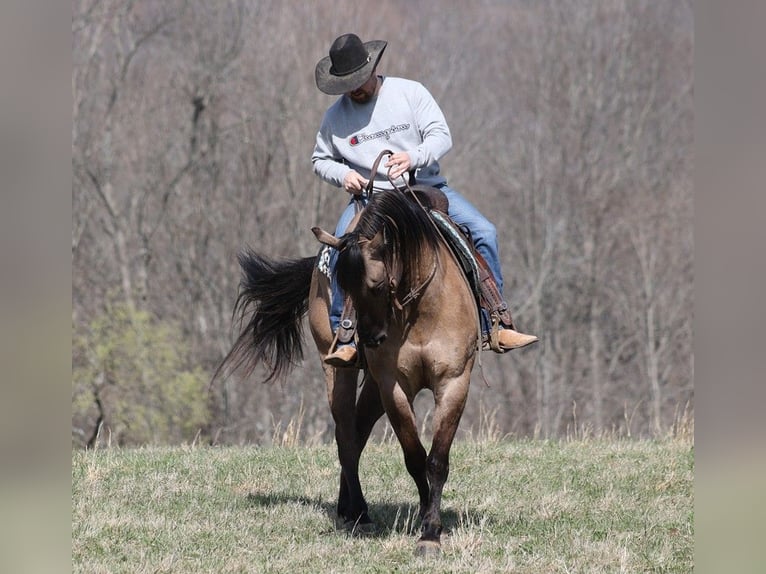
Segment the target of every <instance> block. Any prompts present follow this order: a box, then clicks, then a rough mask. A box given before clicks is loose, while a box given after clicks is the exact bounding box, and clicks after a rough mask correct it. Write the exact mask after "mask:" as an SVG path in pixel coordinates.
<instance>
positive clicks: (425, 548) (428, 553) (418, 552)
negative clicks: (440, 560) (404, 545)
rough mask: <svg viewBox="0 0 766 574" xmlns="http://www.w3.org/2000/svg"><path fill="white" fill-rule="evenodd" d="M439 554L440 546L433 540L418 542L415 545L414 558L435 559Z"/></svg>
mask: <svg viewBox="0 0 766 574" xmlns="http://www.w3.org/2000/svg"><path fill="white" fill-rule="evenodd" d="M441 553H442V547H441V544H439V543H438V542H436V541H435V540H418V543H417V544H416V545H415V556H420V557H423V558H437V557H439V556H440V555H441Z"/></svg>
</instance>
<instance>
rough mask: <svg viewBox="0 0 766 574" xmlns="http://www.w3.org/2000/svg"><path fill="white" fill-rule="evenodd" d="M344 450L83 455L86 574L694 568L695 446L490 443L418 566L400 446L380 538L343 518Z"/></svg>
mask: <svg viewBox="0 0 766 574" xmlns="http://www.w3.org/2000/svg"><path fill="white" fill-rule="evenodd" d="M338 472H339V466H338V463H337V458H336V453H335V448H334V446H320V447H291V448H287V447H281V448H277V447H274V448H206V447H186V448H157V449H153V448H152V449H150V448H146V449H138V450H121V449H101V450H97V451H89V452H81V451H77V452H73V454H72V569H73V571H74V572H87V573H99V572H130V573H138V572H153V573H155V572H156V573H163V572H168V573H169V572H200V573H202V572H204V573H223V572H291V573H312V574H313V573H327V572H354V573H360V572H381V573H382V572H466V573H468V572H470V573H476V572H519V573H530V574H531V573H535V574H544V573H548V572H561V573H572V572H582V573H586V572H587V573H593V572H610V573H611V572H683V573H686V572H691V571H692V570H693V534H694V504H693V486H692V485H693V473H694V453H693V446H692V444H691V443H690V442H689V441H686V440H668V441H656V442H649V441H627V440H625V441H607V440H596V439H589V440H582V441H562V442H548V441H520V442H512V441H484V442H458V443H456V444H455V445H454V446H453V450H452V457H451V471H450V477H449V480H448V482H447V485H446V487H445V491H444V502H443V506H442V509H443V513H442V520H443V523H444V527H445V534H444V535H443V537H442V550H443V554H442V556H441V557H440V558H438V559H431V560H428V559H421V558H415V557H414V556H413V550H414V545H415V540H416V537H417V530H418V525H417V524H416V521H415V520H414V519H413V517H414V515H416V514H417V506H416V501H417V493H416V490H415V486H414V483H413V482H412V480H411V478H410V477H409V475H408V474H407V473H406V471H405V469H404V465H403V462H402V454H401V450H400V449H399V446H398V445H397V444H396V443H392V442H390V441H387V442H384V443H382V444H380V443H379V444H372V445H370V446H369V447H368V449H367V450H366V451H365V454H364V456H363V458H362V468H361V473H362V484H363V486H364V488H365V494H366V497H367V501H368V503H369V505H370V515H371V517H372V518H373V520H374V521H375V522H376V527H375V529H374V530H372V531H371V532H368V533H365V534H364V535H358V534H355V533H349V532H347V531H346V530H344V529H343V528H342V527H341V526H339V525H336V522H335V520H334V514H335V508H334V506H335V501H336V496H337V486H338Z"/></svg>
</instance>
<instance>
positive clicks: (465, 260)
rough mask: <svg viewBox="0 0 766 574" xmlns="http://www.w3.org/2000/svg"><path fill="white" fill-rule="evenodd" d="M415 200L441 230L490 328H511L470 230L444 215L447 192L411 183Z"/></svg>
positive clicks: (508, 318)
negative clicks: (483, 311)
mask: <svg viewBox="0 0 766 574" xmlns="http://www.w3.org/2000/svg"><path fill="white" fill-rule="evenodd" d="M410 189H412V191H413V195H414V197H415V199H414V200H415V201H418V203H420V204H421V205H422V206H423V207H424V208H426V209H427V211H428V212H429V214H430V215H431V219H432V220H433V221H434V223H436V225H437V226H438V227H439V229H440V230H441V231H442V237H444V239H445V242H446V243H447V245H448V246H449V248H450V250H451V251H452V253H453V254H454V255H455V258H456V259H457V261H458V263H459V264H460V267H461V269H462V270H463V273H464V274H465V276H466V278H467V279H468V283H469V284H470V285H471V289H472V290H473V293H474V297H475V298H476V301H477V304H478V305H479V307H480V309H484V310H485V311H486V312H487V314H488V315H489V317H490V322H491V323H492V325H490V327H491V330H493V331H494V330H496V329H497V328H498V326H499V325H498V323H502V324H504V325H506V326H507V327H510V328H511V329H513V328H514V326H513V320H512V319H511V312H510V310H509V309H508V304H507V303H506V302H505V301H504V300H503V297H502V295H500V290H499V289H498V288H497V283H496V282H495V278H494V276H493V275H492V271H491V270H490V268H489V265H488V264H487V261H486V260H485V259H484V257H482V255H481V253H479V252H478V251H477V250H476V246H475V245H474V242H473V240H472V238H471V233H470V231H469V230H468V229H467V228H465V227H461V226H459V225H458V224H457V223H455V222H454V221H453V220H452V219H451V218H450V217H449V215H448V210H449V201H448V200H447V196H445V195H444V193H442V192H441V191H440V190H438V189H436V188H434V187H429V186H424V185H415V186H411V188H410Z"/></svg>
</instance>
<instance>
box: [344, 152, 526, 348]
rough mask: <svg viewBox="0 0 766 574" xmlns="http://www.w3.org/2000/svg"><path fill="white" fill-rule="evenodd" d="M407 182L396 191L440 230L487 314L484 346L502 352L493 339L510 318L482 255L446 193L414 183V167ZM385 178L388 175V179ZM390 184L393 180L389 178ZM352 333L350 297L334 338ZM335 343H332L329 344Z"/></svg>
mask: <svg viewBox="0 0 766 574" xmlns="http://www.w3.org/2000/svg"><path fill="white" fill-rule="evenodd" d="M387 153H388V154H391V152H390V151H389V150H384V151H383V152H381V153H380V155H379V156H378V158H377V159H376V160H375V164H374V165H373V168H372V173H376V172H377V169H378V164H379V162H380V160H381V159H382V158H383V156H384V155H386V154H387ZM408 175H409V182H408V183H407V184H406V185H405V187H404V188H403V189H400V191H401V192H402V193H404V194H406V195H407V197H409V198H410V199H411V200H412V201H414V202H416V203H418V204H419V205H420V206H421V207H422V208H423V209H425V210H426V211H427V212H428V213H429V215H430V216H431V220H432V221H433V222H434V224H435V225H436V226H437V227H438V228H439V230H440V231H441V235H442V237H443V238H444V240H445V242H446V244H447V245H448V246H449V248H450V250H451V251H452V253H453V255H454V256H455V259H456V261H457V262H458V264H459V266H460V268H461V269H462V270H463V273H464V274H465V276H466V278H467V279H468V283H469V285H470V286H471V290H472V292H473V295H474V298H475V299H476V304H477V307H478V309H479V313H480V314H481V311H482V310H484V311H486V313H487V315H488V317H489V323H490V324H489V325H488V326H487V327H488V328H489V336H488V338H487V339H488V340H487V341H486V342H485V345H487V346H489V348H491V349H492V350H494V351H497V352H502V350H501V349H500V346H499V344H498V342H497V332H498V329H499V328H500V324H503V325H505V326H507V327H510V328H511V329H514V325H513V320H512V319H511V312H510V309H509V308H508V304H507V303H506V302H505V301H504V300H503V297H502V295H501V294H500V291H499V289H498V288H497V283H496V282H495V278H494V276H493V275H492V271H491V270H490V269H489V265H488V264H487V262H486V260H485V259H484V257H482V256H481V254H480V253H479V252H478V251H477V250H476V246H475V245H474V243H473V239H472V238H471V234H470V231H469V230H468V229H467V228H465V227H461V226H459V225H458V224H457V223H455V222H454V221H453V220H452V218H450V216H449V215H448V213H449V200H448V199H447V196H446V195H445V194H444V193H443V192H442V191H441V190H439V189H437V188H435V187H431V186H428V185H422V184H418V183H417V182H416V181H415V172H414V170H412V171H410V172H409V174H408ZM389 181H391V180H390V178H389ZM372 183H373V178H370V181H369V184H368V188H367V189H366V192H367V193H368V194H371V193H372ZM391 183H392V184H393V181H391ZM355 332H356V310H355V309H354V307H353V305H352V304H351V299H350V298H348V297H347V298H346V301H345V302H344V305H343V312H342V314H341V321H340V326H339V328H338V331H337V333H336V339H337V341H338V342H340V343H350V342H351V341H352V340H353V339H354V334H355ZM334 346H335V344H333V347H334Z"/></svg>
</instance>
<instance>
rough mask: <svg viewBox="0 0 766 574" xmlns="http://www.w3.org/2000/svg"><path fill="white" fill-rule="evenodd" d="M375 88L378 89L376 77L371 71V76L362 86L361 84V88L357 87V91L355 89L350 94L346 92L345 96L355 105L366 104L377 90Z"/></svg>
mask: <svg viewBox="0 0 766 574" xmlns="http://www.w3.org/2000/svg"><path fill="white" fill-rule="evenodd" d="M377 87H378V76H377V75H376V74H375V72H374V71H373V72H372V75H371V76H370V77H369V79H368V80H367V81H366V82H365V83H364V84H362V85H361V86H359V87H358V88H357V89H355V90H354V91H352V92H347V93H346V95H347V96H348V97H349V98H351V99H352V100H354V101H355V102H356V103H357V104H366V103H367V102H369V101H370V100H371V99H372V97H373V96H374V95H375V90H376V89H377Z"/></svg>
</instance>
